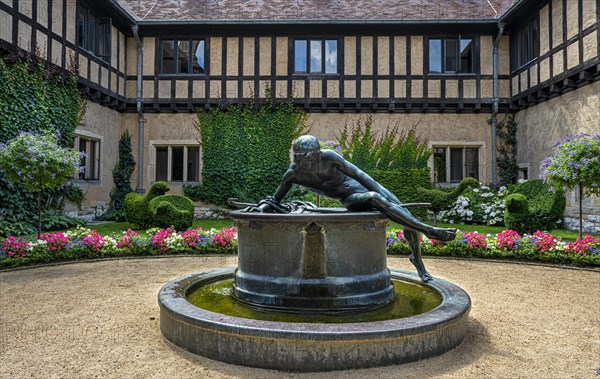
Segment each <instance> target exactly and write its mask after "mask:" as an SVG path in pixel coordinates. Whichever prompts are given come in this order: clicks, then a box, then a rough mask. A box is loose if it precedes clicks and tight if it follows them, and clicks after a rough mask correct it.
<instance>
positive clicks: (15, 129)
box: [0, 55, 84, 233]
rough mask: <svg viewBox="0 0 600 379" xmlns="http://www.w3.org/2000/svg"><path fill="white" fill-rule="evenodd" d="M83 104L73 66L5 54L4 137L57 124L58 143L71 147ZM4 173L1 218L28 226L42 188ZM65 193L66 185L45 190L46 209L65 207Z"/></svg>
mask: <svg viewBox="0 0 600 379" xmlns="http://www.w3.org/2000/svg"><path fill="white" fill-rule="evenodd" d="M83 104H84V102H83V99H82V98H81V96H80V95H79V92H78V90H77V78H76V76H74V75H72V74H70V73H69V72H63V71H57V70H55V69H53V68H52V66H44V65H42V64H39V62H37V61H36V60H35V59H32V58H31V57H29V58H25V59H21V58H16V57H14V56H7V55H3V56H1V57H0V143H6V142H8V141H9V140H12V139H14V138H16V137H18V136H19V134H20V133H21V132H31V133H43V132H46V131H52V132H55V131H56V130H58V131H59V133H60V138H59V145H60V146H62V147H72V146H73V132H74V130H75V127H76V126H77V125H78V124H79V121H80V119H81V117H82V115H83V113H82V110H83ZM5 178H6V175H5V174H4V173H0V204H2V206H1V207H0V220H4V221H5V223H6V224H8V225H11V224H12V225H21V227H22V228H24V229H27V228H28V225H31V224H34V223H35V222H32V220H35V219H36V217H37V210H38V209H37V194H35V193H34V192H29V191H27V190H26V189H25V188H24V186H23V185H22V184H20V183H14V184H11V183H9V182H8V181H7V180H5ZM64 195H65V194H64V193H63V191H62V190H45V191H44V193H43V194H42V199H41V203H42V204H43V206H44V209H45V211H46V212H48V211H50V210H52V209H57V210H62V208H63V206H64ZM47 216H49V214H48V215H47ZM0 229H3V228H2V227H0ZM1 232H2V230H0V233H1Z"/></svg>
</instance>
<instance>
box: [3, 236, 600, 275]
mask: <svg viewBox="0 0 600 379" xmlns="http://www.w3.org/2000/svg"><path fill="white" fill-rule="evenodd" d="M386 243H387V249H388V254H410V249H409V247H408V243H407V242H406V240H405V239H404V237H403V232H402V231H392V232H390V233H389V234H388V238H387V241H386ZM0 248H1V250H0V268H7V267H17V266H24V265H28V264H35V263H46V262H54V261H68V260H79V259H94V258H104V257H107V258H108V257H131V256H152V255H167V254H192V255H198V254H235V253H236V252H237V232H236V230H235V228H223V229H220V230H216V229H211V230H203V229H202V228H199V229H190V230H188V231H185V232H182V233H178V232H176V231H174V230H171V229H170V228H166V229H159V228H154V229H149V230H148V231H147V235H140V234H138V233H136V232H135V231H133V230H131V229H128V230H127V231H125V232H122V233H120V234H117V235H111V236H101V235H100V234H98V232H96V231H95V230H90V229H86V228H77V229H75V230H72V231H68V232H64V233H63V232H57V233H46V234H43V235H42V236H41V238H40V239H38V240H34V241H29V240H26V239H25V238H22V237H14V236H9V237H8V238H5V239H0ZM422 251H423V254H424V255H435V256H454V257H479V258H515V259H526V260H536V261H545V262H553V263H568V264H575V265H592V266H600V242H599V241H598V238H594V237H592V236H590V235H585V237H584V238H583V239H581V240H580V239H577V240H576V241H575V242H569V243H565V242H563V241H561V240H559V239H557V238H555V237H553V236H552V235H550V234H548V233H544V232H541V231H537V232H535V233H533V234H532V235H527V234H525V235H523V236H521V235H519V234H518V233H517V232H515V231H514V230H504V231H502V232H500V233H498V234H497V235H487V236H484V235H482V234H479V233H477V232H464V233H463V232H459V233H458V235H457V237H456V239H455V240H454V241H450V242H440V241H435V240H430V239H428V238H427V237H422Z"/></svg>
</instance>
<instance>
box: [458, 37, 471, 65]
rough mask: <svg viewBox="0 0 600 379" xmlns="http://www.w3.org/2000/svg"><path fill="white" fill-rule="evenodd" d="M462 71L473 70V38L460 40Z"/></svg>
mask: <svg viewBox="0 0 600 379" xmlns="http://www.w3.org/2000/svg"><path fill="white" fill-rule="evenodd" d="M460 72H469V73H472V72H473V40H471V39H461V40H460Z"/></svg>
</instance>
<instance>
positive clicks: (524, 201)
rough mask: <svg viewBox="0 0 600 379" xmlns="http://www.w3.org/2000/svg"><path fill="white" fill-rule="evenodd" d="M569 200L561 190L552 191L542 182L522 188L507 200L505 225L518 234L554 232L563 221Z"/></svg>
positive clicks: (533, 180) (522, 186) (536, 181)
mask: <svg viewBox="0 0 600 379" xmlns="http://www.w3.org/2000/svg"><path fill="white" fill-rule="evenodd" d="M565 206H566V199H565V197H564V192H563V191H562V190H556V191H552V189H551V187H550V185H548V184H546V183H544V181H543V180H541V179H531V180H528V181H526V182H523V183H521V184H519V185H518V186H517V187H516V188H515V190H514V191H513V193H512V194H511V195H510V196H509V197H508V198H507V199H506V209H505V212H504V224H505V225H506V227H507V228H508V229H514V230H516V231H518V232H519V233H531V232H534V231H536V230H540V229H542V230H544V229H552V228H555V227H556V223H557V221H559V220H560V219H561V218H562V217H563V213H564V212H565Z"/></svg>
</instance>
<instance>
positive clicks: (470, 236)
mask: <svg viewBox="0 0 600 379" xmlns="http://www.w3.org/2000/svg"><path fill="white" fill-rule="evenodd" d="M461 241H462V242H466V243H468V244H469V250H473V249H475V248H480V249H484V250H485V249H486V248H487V243H486V241H485V236H482V235H481V234H479V233H477V232H466V233H464V234H463V236H462V239H461Z"/></svg>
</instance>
